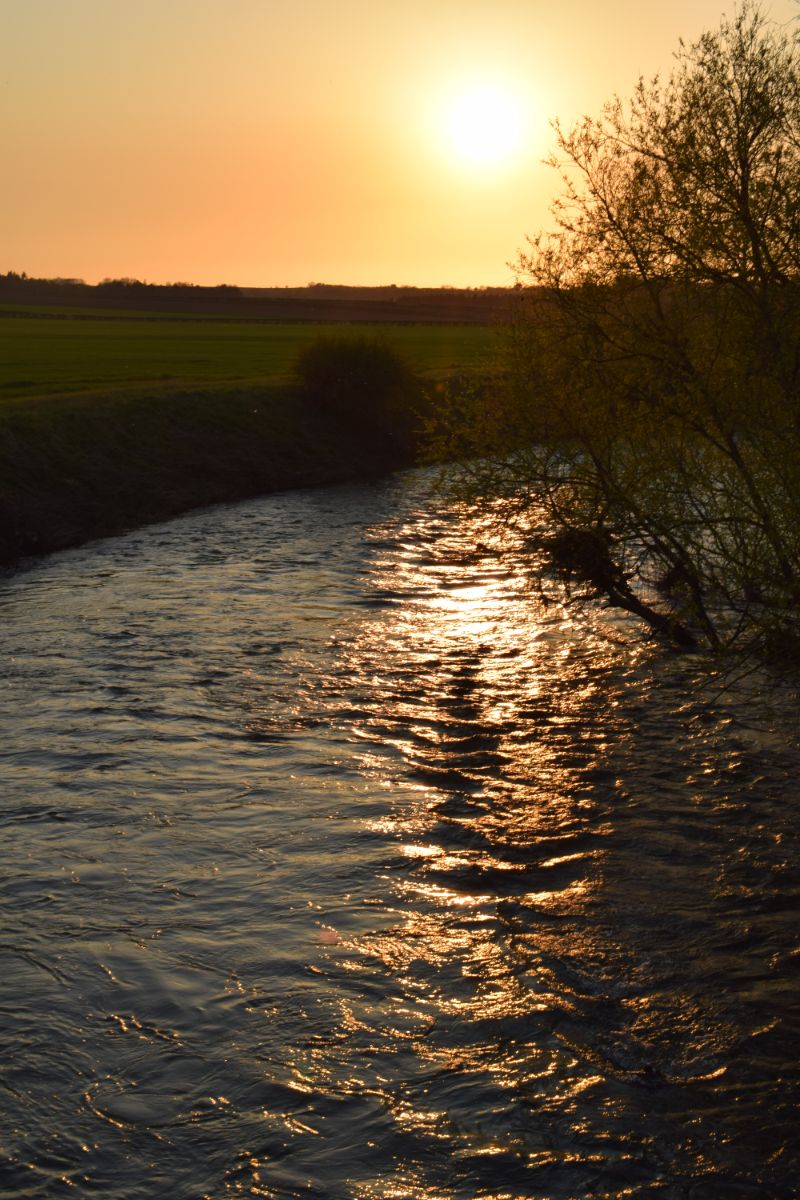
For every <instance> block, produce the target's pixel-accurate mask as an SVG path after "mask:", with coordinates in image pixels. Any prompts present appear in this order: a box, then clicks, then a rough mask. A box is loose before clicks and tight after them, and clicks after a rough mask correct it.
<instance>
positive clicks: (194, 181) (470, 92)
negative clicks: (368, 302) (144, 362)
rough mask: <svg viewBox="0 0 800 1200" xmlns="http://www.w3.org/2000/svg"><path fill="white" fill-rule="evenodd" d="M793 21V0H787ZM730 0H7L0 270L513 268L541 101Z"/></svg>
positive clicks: (565, 105) (177, 276) (250, 280)
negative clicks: (645, 1) (648, 1)
mask: <svg viewBox="0 0 800 1200" xmlns="http://www.w3.org/2000/svg"><path fill="white" fill-rule="evenodd" d="M771 13H772V15H773V16H774V17H775V18H776V19H780V20H784V21H786V20H790V19H792V18H793V17H795V15H796V6H795V4H794V2H793V0H772V4H771ZM719 16H720V7H719V5H718V0H672V2H671V3H669V4H666V3H664V4H655V5H642V4H641V3H640V0H607V2H606V3H605V4H603V5H598V4H596V3H595V2H594V0H560V3H559V4H558V5H554V4H551V3H544V0H336V2H335V3H334V0H113V2H111V0H0V28H2V38H0V152H1V153H2V160H1V161H2V164H3V186H2V188H0V228H2V230H3V242H2V254H1V255H0V271H6V270H17V271H23V270H24V271H27V272H28V273H29V274H34V275H47V276H56V275H60V276H65V277H72V276H75V277H82V278H85V279H87V280H88V281H95V280H98V279H101V278H104V277H110V276H111V277H115V276H132V277H136V278H143V279H148V280H150V281H177V280H188V281H190V282H196V283H210V284H214V283H221V282H229V283H238V284H241V285H244V286H267V285H283V284H288V285H302V284H305V283H308V282H310V281H312V280H313V281H323V282H329V283H352V284H359V283H361V284H386V283H397V284H403V283H413V284H419V285H430V286H439V285H443V284H451V285H454V286H467V285H483V284H508V283H512V282H513V278H514V277H513V272H512V270H511V268H510V267H509V266H508V265H507V264H508V263H509V261H512V260H513V259H514V258H515V257H516V254H517V251H518V250H519V249H520V247H521V246H523V244H524V241H525V236H526V235H527V234H533V233H535V232H537V231H538V230H539V229H540V228H542V227H545V226H546V225H547V223H548V219H549V218H548V207H549V204H550V202H551V201H552V198H553V194H554V189H555V188H556V186H557V179H556V177H555V173H554V172H552V171H550V170H549V169H548V168H546V167H544V166H543V165H542V161H541V160H542V159H543V158H544V157H545V156H546V154H547V152H548V150H549V148H550V146H551V145H552V138H551V135H550V131H549V127H548V122H549V121H550V120H551V119H552V118H554V117H560V118H561V119H562V120H563V121H564V122H565V123H567V124H569V123H570V122H571V121H574V120H576V119H577V118H578V117H580V116H581V115H582V114H583V113H584V112H589V113H596V112H598V111H599V109H600V107H601V106H602V104H603V102H604V101H605V100H606V99H608V98H609V97H610V96H611V95H612V94H613V93H614V92H615V91H617V92H619V93H621V94H623V95H625V94H627V93H629V92H630V91H631V89H632V87H633V86H634V84H635V82H636V80H637V78H638V76H639V75H640V74H644V75H646V76H649V75H651V74H653V73H654V72H656V71H659V70H661V71H664V70H667V71H668V70H669V68H670V65H671V55H672V51H673V50H674V49H675V47H676V45H677V41H678V38H679V37H680V36H683V37H684V38H686V39H692V38H694V37H696V36H697V35H698V34H699V33H700V32H701V30H702V29H703V28H708V27H716V25H717V23H718V20H719Z"/></svg>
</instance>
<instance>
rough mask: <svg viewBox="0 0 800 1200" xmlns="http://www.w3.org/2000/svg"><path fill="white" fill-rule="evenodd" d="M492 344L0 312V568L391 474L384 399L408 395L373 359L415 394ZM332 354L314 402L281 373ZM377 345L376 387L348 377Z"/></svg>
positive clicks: (487, 353)
mask: <svg viewBox="0 0 800 1200" xmlns="http://www.w3.org/2000/svg"><path fill="white" fill-rule="evenodd" d="M496 338H497V334H496V331H495V330H494V329H492V328H490V327H488V326H478V325H470V326H448V325H441V324H440V325H436V326H425V325H391V326H380V325H375V324H369V325H346V324H337V325H333V326H326V325H318V324H313V323H310V322H308V323H295V324H286V323H283V324H280V323H270V322H263V321H238V320H230V319H227V318H224V317H213V316H199V317H191V316H185V315H165V314H159V313H153V312H145V311H141V312H137V311H127V312H126V311H119V312H109V311H108V310H98V311H92V310H86V311H83V312H79V313H76V310H74V309H71V310H70V309H67V308H64V309H58V308H53V307H51V308H45V307H42V308H38V309H37V308H29V309H28V310H27V311H22V310H19V309H18V310H16V315H12V313H11V311H10V310H8V309H6V310H5V313H3V311H2V310H0V563H5V564H9V563H12V562H14V561H16V560H17V559H19V558H21V557H24V556H26V555H31V554H41V553H46V552H49V551H51V550H57V549H61V548H64V547H66V546H71V545H75V544H78V543H80V542H84V541H88V540H91V539H92V538H96V537H102V536H106V535H109V534H113V533H117V532H120V531H122V530H125V529H129V528H132V527H135V526H137V525H141V524H146V523H148V522H152V521H158V520H163V519H166V518H168V517H170V516H172V515H175V514H177V513H180V512H185V511H187V510H188V509H190V508H193V507H196V506H198V505H205V504H213V503H217V502H220V501H225V500H235V499H239V498H245V497H248V496H253V495H258V494H261V493H264V492H269V491H275V490H278V489H282V488H288V487H298V486H312V485H315V484H322V483H329V482H334V481H338V480H343V479H347V478H353V477H355V476H358V475H366V474H374V473H376V472H381V471H385V470H387V469H391V468H392V467H395V466H399V465H402V464H404V463H406V462H408V461H410V459H411V457H412V442H413V420H412V421H409V419H408V409H407V404H406V400H407V399H408V397H407V396H406V399H403V400H402V401H401V402H400V406H399V407H398V404H397V395H395V397H394V400H392V399H391V397H390V395H389V393H390V392H394V393H398V391H399V392H402V391H403V389H404V387H405V388H406V391H408V387H407V386H406V385H403V386H399V384H398V377H397V376H396V375H394V374H393V372H394V367H393V366H392V364H391V361H390V362H388V363H384V364H383V365H382V364H381V361H380V360H381V355H383V356H384V357H386V356H388V359H389V360H393V359H396V360H397V362H398V363H400V362H401V363H402V364H403V366H402V370H401V374H402V373H403V372H407V373H408V379H409V380H416V382H413V383H412V384H411V385H410V387H411V391H412V392H416V393H417V394H419V390H420V384H419V379H418V377H419V376H420V375H427V376H428V377H429V378H433V379H436V378H438V377H442V376H449V375H452V374H456V373H457V374H462V375H463V374H464V373H469V372H472V371H476V370H480V369H481V367H482V366H483V365H484V364H485V363H487V362H488V361H489V360H490V359H491V356H492V351H493V347H494V345H495V342H496ZM331 342H332V343H333V344H334V346H337V347H340V348H341V347H342V346H344V347H345V351H344V358H343V359H341V360H340V357H339V352H338V351H337V352H335V353H334V355H333V358H332V360H331V362H330V363H329V364H327V365H324V366H323V375H322V377H321V378H320V379H319V380H318V381H317V383H316V384H314V385H313V388H312V390H314V388H316V393H317V394H316V395H311V394H310V393H309V384H308V383H307V384H306V386H305V388H304V387H302V386H300V383H299V382H298V381H297V380H296V379H295V377H294V365H295V364H296V363H298V362H300V361H302V360H303V355H304V354H307V353H308V351H309V349H310V348H311V347H313V346H314V345H315V344H324V345H325V346H329V345H330V343H331ZM376 343H377V344H379V345H380V346H381V351H380V353H379V354H378V364H377V375H376V376H375V378H372V377H371V376H370V374H369V371H368V372H367V375H366V376H364V377H363V378H361V377H360V376H361V375H363V371H364V367H365V361H362V359H361V358H360V357H359V355H360V354H361V351H360V350H359V349H358V348H359V347H362V350H363V346H364V345H365V344H367V345H375V344H376ZM367 357H368V358H369V356H367ZM324 360H325V356H324V355H323V363H324ZM384 367H387V368H388V374H387V375H386V377H385V378H383V375H382V373H383V371H384ZM371 369H372V368H370V370H371ZM326 371H327V372H328V374H327V376H326V375H325V372H326ZM331 372H332V373H331ZM312 374H313V372H312ZM356 377H358V378H359V379H360V382H358V380H357V378H356ZM342 381H344V384H345V389H344V390H345V392H346V391H347V390H348V388H350V387H351V385H355V384H356V383H357V386H356V388H355V392H354V393H353V395H349V396H348V395H344V394H342V395H339V394H338V391H339V390H341V388H340V385H341V383H342ZM381 387H383V389H384V392H385V393H386V394H385V395H384V396H383V397H381V395H380V390H381ZM412 403H413V400H412ZM404 407H405V410H406V411H405V412H401V411H400V409H401V408H404Z"/></svg>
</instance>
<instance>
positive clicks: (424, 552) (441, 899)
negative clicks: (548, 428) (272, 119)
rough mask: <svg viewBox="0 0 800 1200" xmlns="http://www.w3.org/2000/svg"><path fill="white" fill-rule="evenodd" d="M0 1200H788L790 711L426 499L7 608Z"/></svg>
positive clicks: (82, 577) (133, 562)
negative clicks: (580, 603) (719, 681)
mask: <svg viewBox="0 0 800 1200" xmlns="http://www.w3.org/2000/svg"><path fill="white" fill-rule="evenodd" d="M0 621H1V622H2V631H3V632H2V637H3V643H4V647H5V653H4V658H3V662H2V664H0V707H1V708H2V713H3V741H4V744H3V774H2V806H1V808H0V828H1V829H2V838H1V839H0V859H1V860H2V872H1V874H0V888H1V889H2V915H3V931H2V935H0V960H1V969H2V982H1V983H0V1029H2V1043H3V1054H2V1060H0V1061H1V1066H0V1077H1V1078H2V1095H3V1104H2V1114H1V1115H0V1195H2V1196H3V1197H14V1198H21V1197H37V1198H40V1197H41V1198H48V1200H49V1198H50V1197H62V1196H63V1197H77V1196H80V1197H84V1196H87V1197H88V1196H95V1195H96V1196H100V1197H103V1200H151V1198H153V1197H168V1198H170V1200H200V1198H201V1197H204V1198H208V1200H227V1198H230V1197H236V1196H248V1197H267V1198H270V1200H293V1198H295V1197H298V1198H299V1197H319V1198H324V1200H379V1198H395V1200H462V1198H463V1200H472V1198H474V1197H484V1198H492V1200H527V1198H531V1200H534V1198H535V1200H584V1198H585V1197H603V1198H608V1200H611V1198H614V1200H617V1198H623V1197H624V1198H626V1200H628V1198H647V1200H650V1198H656V1197H658V1198H659V1200H737V1198H743V1197H747V1198H752V1200H789V1198H790V1197H797V1196H798V1195H800V1190H799V1189H800V1184H798V1179H799V1178H800V1170H798V1168H800V1157H799V1156H798V1151H797V1143H798V1095H799V1094H800V1093H799V1086H800V1069H799V1068H798V1063H799V1062H800V1024H799V1022H798V1010H797V982H798V968H799V967H800V952H799V951H798V937H797V925H796V922H797V910H798V905H797V900H798V895H799V894H800V884H799V875H798V866H797V864H798V855H797V850H798V832H799V830H800V820H799V818H798V814H799V813H800V806H798V795H797V790H798V788H797V779H798V772H799V770H800V752H798V744H797V736H796V733H797V731H796V724H795V715H794V714H795V711H796V698H794V697H793V696H792V695H791V693H790V692H788V691H786V690H785V689H781V688H778V687H777V685H775V686H773V685H771V684H768V682H767V681H765V680H764V679H763V678H761V679H759V678H758V677H756V676H755V675H751V676H749V677H748V678H746V679H744V680H741V681H738V682H736V681H735V680H732V679H731V678H728V679H727V680H725V681H724V682H725V690H720V688H715V686H713V685H712V684H709V683H706V685H705V686H703V687H700V686H699V685H698V683H697V679H696V678H695V675H696V674H699V672H698V668H697V664H695V663H694V662H693V661H692V660H691V659H688V660H687V659H678V658H671V657H668V656H664V655H663V654H659V653H658V652H657V651H656V650H655V648H653V647H647V646H644V645H643V644H642V643H641V642H640V641H638V640H637V639H636V638H635V637H633V636H631V632H632V627H631V626H629V625H627V624H625V623H624V622H621V621H619V620H616V621H615V620H612V619H611V618H610V617H609V615H608V614H602V613H600V612H597V613H594V614H593V615H592V614H590V615H589V616H584V617H579V616H578V615H577V614H576V613H575V612H573V610H572V609H571V608H569V607H564V606H562V605H561V604H559V603H552V602H551V603H547V602H546V601H545V599H544V598H543V597H542V596H540V595H539V594H538V593H537V591H536V589H535V588H532V587H531V572H530V566H529V563H528V562H527V561H526V559H525V556H524V554H523V553H522V552H521V548H520V547H518V546H517V545H516V544H515V541H514V538H513V537H512V536H511V534H510V533H509V534H508V536H507V537H506V538H504V539H500V538H499V537H498V534H497V532H496V531H495V530H494V529H493V526H492V523H491V522H490V521H489V520H488V518H487V517H486V515H485V514H484V515H481V514H480V513H475V512H472V511H470V510H469V509H467V508H465V507H463V506H458V505H454V504H450V503H447V502H445V501H443V500H439V499H436V498H434V497H431V495H430V494H429V484H428V481H427V479H426V477H425V476H424V475H417V474H413V473H412V474H410V475H406V476H401V477H398V478H395V479H393V480H389V481H386V482H384V483H380V484H371V485H364V486H360V485H359V486H350V487H343V488H336V489H326V490H319V491H308V492H297V493H291V494H286V495H280V496H271V497H267V498H265V499H263V500H259V501H254V502H248V503H246V504H241V505H236V506H231V507H224V508H219V509H215V510H208V511H205V512H202V513H197V514H194V515H190V516H188V517H185V518H182V519H180V520H178V521H174V522H172V523H170V524H167V525H162V526H159V527H154V528H151V529H148V530H144V531H139V532H136V533H132V534H130V535H128V536H125V537H122V538H117V539H111V540H109V541H107V542H103V543H98V544H96V545H93V546H89V547H86V548H83V549H80V550H76V551H71V552H68V553H65V554H61V555H59V556H56V557H53V558H51V559H49V560H46V561H41V562H38V563H31V564H29V565H28V566H27V567H26V568H25V569H22V570H20V571H18V572H16V573H15V574H13V575H7V576H5V577H3V578H0Z"/></svg>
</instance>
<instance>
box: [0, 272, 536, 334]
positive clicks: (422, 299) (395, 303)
mask: <svg viewBox="0 0 800 1200" xmlns="http://www.w3.org/2000/svg"><path fill="white" fill-rule="evenodd" d="M515 295H516V293H515V291H514V289H508V288H415V287H394V286H391V287H347V286H344V285H336V284H317V283H315V284H310V285H309V286H308V287H304V288H238V287H230V286H228V285H221V286H219V287H197V286H194V285H192V284H183V283H175V284H148V283H142V282H140V281H138V280H131V279H116V280H107V281H105V282H103V283H99V284H95V285H93V284H86V283H83V282H82V281H81V280H74V279H30V278H28V277H27V276H26V275H24V274H23V275H20V274H17V273H16V272H13V271H12V272H9V273H8V274H7V275H0V304H5V305H8V304H11V305H13V304H19V305H48V306H64V307H72V306H75V307H82V308H125V309H136V310H140V311H145V312H147V311H153V312H160V313H165V312H166V313H169V312H176V313H177V312H180V313H189V314H191V313H197V314H204V315H214V316H219V317H231V318H236V319H237V320H242V319H245V320H246V319H252V320H257V321H312V322H326V323H327V322H335V321H344V322H351V321H352V322H359V323H361V322H365V321H367V322H370V321H374V322H376V323H379V324H392V323H404V324H407V323H424V324H437V323H444V324H475V325H488V324H494V323H495V322H497V321H501V320H503V319H504V318H505V317H506V316H507V314H508V312H509V311H510V307H511V304H512V301H513V298H514V296H515Z"/></svg>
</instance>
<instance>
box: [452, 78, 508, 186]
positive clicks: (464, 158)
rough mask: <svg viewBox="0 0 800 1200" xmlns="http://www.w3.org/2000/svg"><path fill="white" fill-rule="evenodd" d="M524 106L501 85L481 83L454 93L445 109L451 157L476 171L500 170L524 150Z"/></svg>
mask: <svg viewBox="0 0 800 1200" xmlns="http://www.w3.org/2000/svg"><path fill="white" fill-rule="evenodd" d="M523 126H524V122H523V106H522V103H521V101H520V99H519V98H518V97H517V96H516V95H515V94H514V92H513V91H512V90H511V89H510V88H508V87H504V86H503V85H501V84H494V83H481V84H472V85H469V86H466V87H461V88H459V89H458V90H456V91H454V92H453V93H452V94H451V95H450V96H449V97H448V99H447V101H446V102H445V106H444V134H445V139H446V141H447V143H448V146H449V148H450V151H451V153H452V154H453V155H454V156H455V157H456V158H457V159H458V160H460V161H461V162H462V163H465V164H467V165H470V166H474V167H497V166H501V165H503V164H504V163H507V162H509V161H510V160H512V159H513V158H514V157H515V156H516V155H518V154H519V152H520V151H521V148H522V143H523V135H524V128H523Z"/></svg>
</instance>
